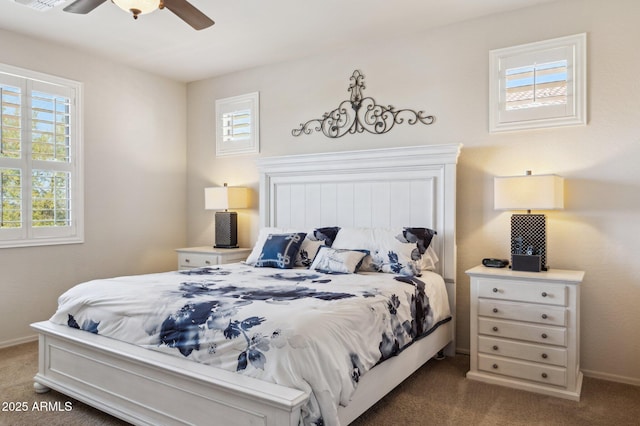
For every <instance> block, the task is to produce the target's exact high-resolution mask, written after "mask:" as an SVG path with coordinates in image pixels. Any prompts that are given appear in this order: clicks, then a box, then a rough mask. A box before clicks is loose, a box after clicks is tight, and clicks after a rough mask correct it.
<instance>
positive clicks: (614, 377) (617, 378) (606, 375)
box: [582, 370, 640, 386]
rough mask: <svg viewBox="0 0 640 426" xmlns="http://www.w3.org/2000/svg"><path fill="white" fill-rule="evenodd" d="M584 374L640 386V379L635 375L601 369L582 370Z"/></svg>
mask: <svg viewBox="0 0 640 426" xmlns="http://www.w3.org/2000/svg"><path fill="white" fill-rule="evenodd" d="M582 374H584V375H585V376H586V377H593V378H594V379H602V380H607V381H609V382H617V383H624V384H627V385H633V386H640V379H635V378H633V377H626V376H619V375H617V374H609V373H602V372H600V371H593V370H582Z"/></svg>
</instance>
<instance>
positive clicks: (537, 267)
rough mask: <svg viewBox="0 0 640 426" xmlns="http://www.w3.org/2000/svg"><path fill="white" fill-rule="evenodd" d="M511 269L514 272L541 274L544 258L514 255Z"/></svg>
mask: <svg viewBox="0 0 640 426" xmlns="http://www.w3.org/2000/svg"><path fill="white" fill-rule="evenodd" d="M511 269H512V270H513V271H528V272H540V271H541V270H542V258H541V256H540V255H537V254H512V255H511Z"/></svg>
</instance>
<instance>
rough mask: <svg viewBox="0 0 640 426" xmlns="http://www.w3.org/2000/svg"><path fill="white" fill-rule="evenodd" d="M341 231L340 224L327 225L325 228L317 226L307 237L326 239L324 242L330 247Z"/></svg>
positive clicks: (312, 239)
mask: <svg viewBox="0 0 640 426" xmlns="http://www.w3.org/2000/svg"><path fill="white" fill-rule="evenodd" d="M338 231H340V227H339V226H325V227H324V228H315V229H314V230H313V231H312V232H310V233H309V235H307V239H309V240H311V241H324V244H325V245H326V246H328V247H331V246H332V245H333V240H335V239H336V235H338Z"/></svg>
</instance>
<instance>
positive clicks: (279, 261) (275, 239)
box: [255, 232, 307, 269]
mask: <svg viewBox="0 0 640 426" xmlns="http://www.w3.org/2000/svg"><path fill="white" fill-rule="evenodd" d="M306 235H307V234H306V233H304V232H296V233H291V234H269V236H267V239H266V240H265V242H264V245H263V246H262V252H261V253H260V256H259V257H258V260H257V261H256V263H255V266H257V267H267V268H279V269H290V268H293V267H294V266H295V261H296V256H297V255H298V252H299V251H300V246H301V245H302V241H304V238H305V236H306Z"/></svg>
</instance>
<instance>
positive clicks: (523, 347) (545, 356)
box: [478, 336, 567, 367]
mask: <svg viewBox="0 0 640 426" xmlns="http://www.w3.org/2000/svg"><path fill="white" fill-rule="evenodd" d="M478 352H481V353H486V354H491V355H500V356H507V357H509V358H518V359H523V360H526V361H535V362H541V363H543V364H552V365H558V366H561V367H566V366H567V350H566V349H564V348H556V347H552V346H547V345H534V344H532V343H524V342H515V341H513V340H504V339H496V338H492V337H486V336H479V337H478Z"/></svg>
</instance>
